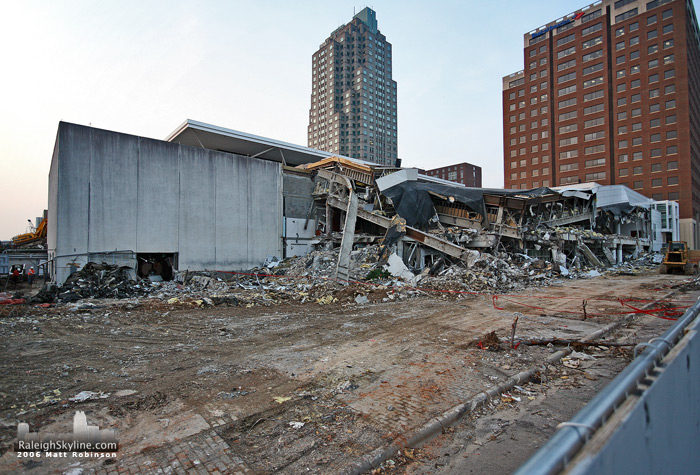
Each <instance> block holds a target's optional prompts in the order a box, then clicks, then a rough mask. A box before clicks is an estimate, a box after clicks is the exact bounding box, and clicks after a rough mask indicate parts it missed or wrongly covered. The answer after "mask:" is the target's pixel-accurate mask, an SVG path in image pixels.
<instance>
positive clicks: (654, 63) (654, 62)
mask: <svg viewBox="0 0 700 475" xmlns="http://www.w3.org/2000/svg"><path fill="white" fill-rule="evenodd" d="M658 66H659V60H658V59H652V60H651V61H649V69H651V68H656V67H658Z"/></svg>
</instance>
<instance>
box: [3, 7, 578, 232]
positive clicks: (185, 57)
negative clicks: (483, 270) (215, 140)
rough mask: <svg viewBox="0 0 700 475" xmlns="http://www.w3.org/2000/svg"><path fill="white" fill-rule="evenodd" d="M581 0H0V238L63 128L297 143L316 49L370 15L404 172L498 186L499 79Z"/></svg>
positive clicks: (24, 213) (16, 224) (35, 190)
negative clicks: (212, 130) (430, 172)
mask: <svg viewBox="0 0 700 475" xmlns="http://www.w3.org/2000/svg"><path fill="white" fill-rule="evenodd" d="M588 3H589V2H586V1H570V0H556V1H554V0H550V1H545V0H542V1H538V0H532V1H529V2H514V1H498V0H496V1H480V2H475V1H469V0H463V1H436V2H432V3H430V4H429V3H428V2H425V1H413V0H378V1H375V2H374V3H371V4H356V3H351V2H347V1H333V0H324V1H319V0H298V1H294V2H290V1H273V0H256V1H251V0H248V1H243V0H198V1H194V0H185V1H181V0H167V1H166V0H149V1H145V2H144V1H142V0H135V1H133V0H119V1H116V0H102V1H94V0H22V1H12V0H0V5H2V10H3V15H2V17H1V18H0V45H2V46H0V51H1V53H2V54H1V57H2V58H3V63H4V64H3V65H4V67H3V72H2V74H0V94H1V95H2V96H1V100H0V110H2V114H0V177H2V182H3V188H4V193H3V195H4V196H3V198H4V199H3V200H2V205H1V206H0V239H1V240H8V239H10V238H11V237H12V236H14V235H16V234H20V233H23V232H25V231H26V227H27V224H28V223H27V219H31V220H32V221H33V220H34V219H35V218H36V217H37V216H40V215H41V213H42V210H44V209H46V208H47V206H48V198H47V197H48V173H49V166H50V163H51V156H52V153H53V148H54V144H55V140H56V132H57V128H58V123H59V121H66V122H73V123H77V124H81V125H91V126H93V127H98V128H102V129H108V130H113V131H117V132H123V133H128V134H133V135H139V136H144V137H150V138H155V139H164V138H165V137H166V136H167V135H168V134H169V133H170V132H172V131H173V130H175V129H176V128H177V127H178V126H179V125H180V124H181V123H183V122H184V121H185V120H186V119H193V120H197V121H202V122H206V123H210V124H214V125H217V126H221V127H226V128H230V129H234V130H240V131H243V132H247V133H251V134H255V135H261V136H264V137H270V138H274V139H277V140H282V141H285V142H291V143H294V144H299V145H306V144H307V142H306V128H307V125H308V114H309V105H310V98H311V56H312V54H313V53H314V52H315V51H316V50H317V49H318V47H319V45H320V44H321V43H322V42H323V41H324V40H325V39H326V38H327V37H328V36H329V34H330V33H331V32H332V31H333V30H335V29H336V28H337V27H339V26H340V25H342V24H344V23H348V22H349V21H350V20H351V19H352V16H353V14H354V12H359V11H360V10H361V9H362V8H364V7H365V6H369V7H370V8H372V9H374V10H375V11H376V12H377V20H378V24H379V30H380V31H381V32H382V33H383V34H384V35H385V36H386V38H387V40H388V41H389V42H390V43H391V44H392V50H393V79H394V80H396V81H397V83H398V88H397V90H398V149H399V157H400V158H402V159H403V163H402V164H403V166H407V167H420V168H436V167H440V166H445V165H449V164H453V163H460V162H465V161H466V162H469V163H473V164H475V165H478V166H480V167H482V170H483V186H485V187H496V188H500V187H502V186H503V125H502V78H503V76H506V75H508V74H510V73H513V72H516V71H519V70H521V69H523V35H524V34H525V33H527V32H529V31H531V30H533V29H535V28H537V27H539V26H542V25H544V24H546V23H548V22H550V21H553V20H556V19H558V18H560V17H562V16H564V15H566V14H568V13H571V12H573V11H575V10H577V9H579V8H581V7H583V6H585V5H587V4H588Z"/></svg>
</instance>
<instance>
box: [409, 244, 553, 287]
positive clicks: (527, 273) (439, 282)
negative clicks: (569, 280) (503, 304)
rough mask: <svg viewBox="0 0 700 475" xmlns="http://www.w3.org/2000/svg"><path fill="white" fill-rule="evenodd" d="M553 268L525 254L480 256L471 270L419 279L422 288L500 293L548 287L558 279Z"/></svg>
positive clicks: (459, 268)
mask: <svg viewBox="0 0 700 475" xmlns="http://www.w3.org/2000/svg"><path fill="white" fill-rule="evenodd" d="M558 275H559V274H558V273H557V272H555V271H554V266H552V265H551V264H549V263H547V262H545V261H543V260H540V259H531V258H528V257H527V256H525V255H522V254H519V255H516V256H512V255H505V257H497V256H494V255H491V254H487V253H482V254H480V255H479V257H477V258H476V260H475V261H474V263H473V265H472V266H471V267H466V266H465V265H461V264H456V265H453V266H450V267H447V268H446V269H444V270H443V271H441V272H440V273H438V274H437V275H435V276H430V275H426V276H424V277H423V278H422V279H421V280H420V287H421V288H430V289H437V290H453V291H463V292H496V293H502V292H507V291H511V290H515V289H520V288H523V287H525V286H530V285H538V284H539V285H543V284H548V283H549V282H550V281H551V279H552V278H553V277H558Z"/></svg>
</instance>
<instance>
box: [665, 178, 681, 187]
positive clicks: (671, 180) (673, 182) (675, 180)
mask: <svg viewBox="0 0 700 475" xmlns="http://www.w3.org/2000/svg"><path fill="white" fill-rule="evenodd" d="M666 183H668V184H669V185H671V186H673V185H677V184H678V177H677V176H670V177H668V179H667V181H666Z"/></svg>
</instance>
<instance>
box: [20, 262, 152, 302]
mask: <svg viewBox="0 0 700 475" xmlns="http://www.w3.org/2000/svg"><path fill="white" fill-rule="evenodd" d="M133 275H134V270H133V269H131V268H130V267H119V266H115V265H110V264H106V263H102V264H97V263H94V262H88V263H87V264H86V265H85V266H84V267H83V268H82V269H80V270H79V271H78V272H75V273H73V274H71V275H70V276H69V277H68V279H66V282H65V283H64V284H63V285H62V286H61V287H56V286H52V285H47V286H45V287H44V288H42V289H41V290H40V291H39V293H38V294H37V295H36V296H35V297H34V298H33V299H32V302H35V303H39V302H63V303H69V302H77V301H78V300H81V299H86V298H114V299H123V298H130V297H137V296H140V295H146V294H147V293H148V292H149V291H150V288H149V286H145V285H142V284H139V283H138V282H136V281H135V280H134V279H133V278H132V276H133Z"/></svg>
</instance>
